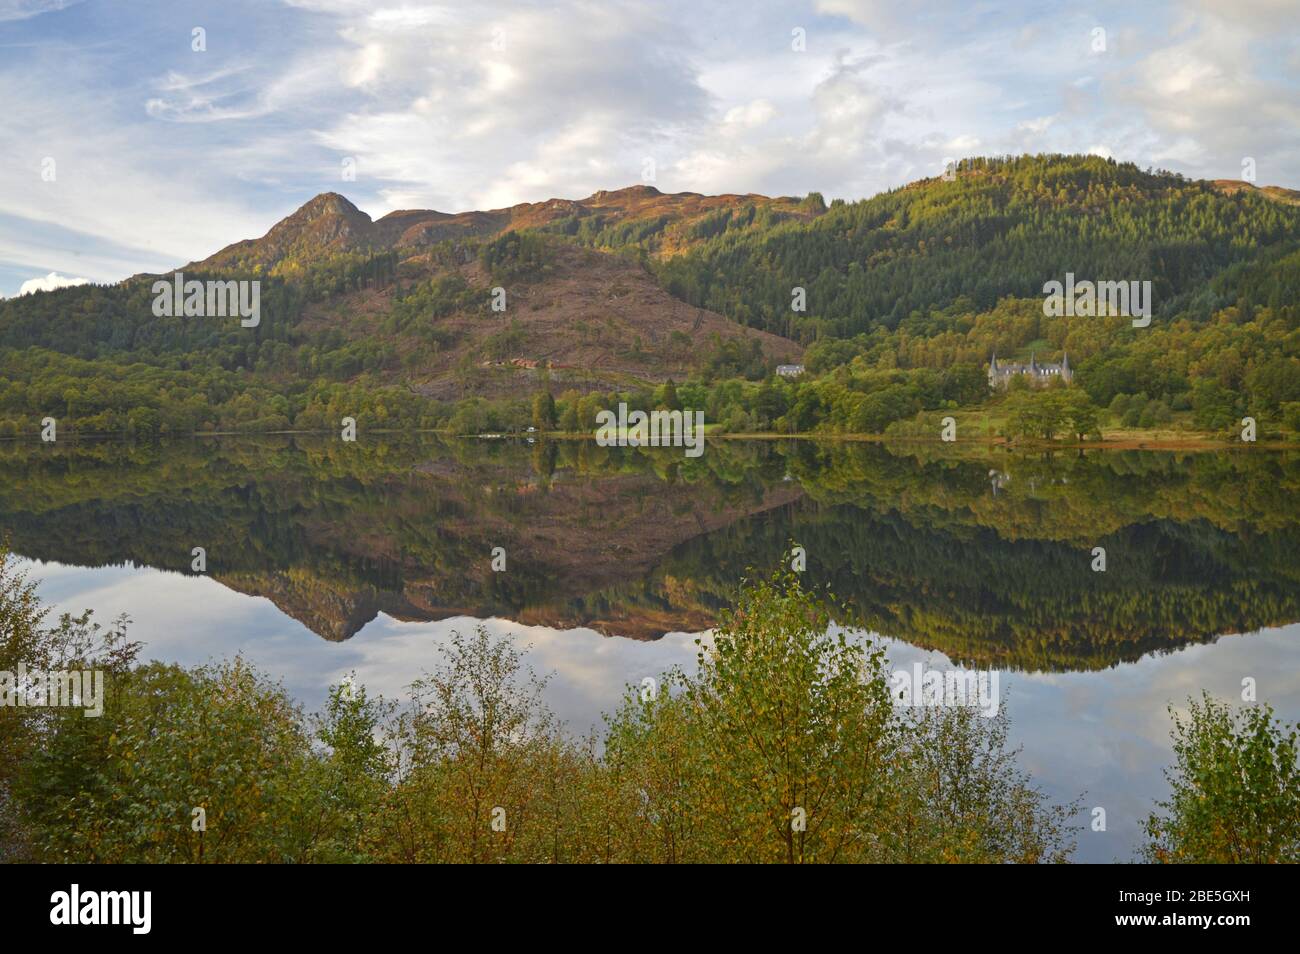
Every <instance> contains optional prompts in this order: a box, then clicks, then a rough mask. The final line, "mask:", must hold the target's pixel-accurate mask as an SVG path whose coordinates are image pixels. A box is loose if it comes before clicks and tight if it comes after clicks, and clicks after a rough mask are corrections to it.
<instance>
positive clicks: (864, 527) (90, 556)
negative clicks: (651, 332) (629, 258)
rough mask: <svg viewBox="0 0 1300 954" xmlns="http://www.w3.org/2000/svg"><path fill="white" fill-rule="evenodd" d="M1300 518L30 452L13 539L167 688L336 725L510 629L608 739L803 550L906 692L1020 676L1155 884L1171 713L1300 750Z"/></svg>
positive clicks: (203, 449) (637, 467)
mask: <svg viewBox="0 0 1300 954" xmlns="http://www.w3.org/2000/svg"><path fill="white" fill-rule="evenodd" d="M1298 487H1300V454H1296V453H1293V452H1289V451H1267V450H1255V449H1249V450H1247V449H1241V450H1233V451H1214V452H1199V453H1164V452H1155V451H1088V452H1079V451H1069V452H1062V451H1056V452H1054V453H1050V454H1049V453H1027V452H1015V451H1010V450H1005V449H1000V448H988V447H970V446H964V445H957V446H941V445H921V444H916V445H883V444H874V443H832V442H814V441H741V440H718V441H710V442H709V443H708V444H707V445H706V452H705V454H704V455H703V456H702V457H700V458H697V459H691V458H686V457H684V456H683V454H682V453H681V451H680V450H670V449H653V450H652V449H635V448H602V447H599V446H597V445H596V444H595V443H593V442H590V441H539V442H536V443H530V442H528V441H525V440H514V439H501V440H472V439H469V440H450V439H442V438H439V437H434V436H418V437H403V438H397V437H376V436H373V435H371V436H363V437H362V439H361V440H360V441H359V442H357V443H355V444H346V443H342V442H339V441H335V440H330V439H327V438H323V437H288V436H284V437H248V438H195V439H193V440H186V441H178V442H171V443H163V444H127V443H118V442H107V441H105V442H98V441H81V442H68V441H61V442H59V443H58V444H55V445H45V444H33V443H16V442H6V443H0V528H2V529H3V532H4V533H5V534H7V536H8V537H9V540H10V544H11V546H12V548H13V550H14V552H15V553H17V554H18V555H20V556H21V557H22V558H23V560H24V563H25V565H26V567H27V569H28V570H29V572H30V574H31V576H32V577H33V578H37V579H40V580H41V581H42V582H41V587H40V592H41V594H42V595H43V596H44V597H45V598H46V599H47V600H48V601H49V602H50V603H51V604H53V605H54V606H55V607H57V609H59V610H66V611H80V610H81V609H83V608H93V609H94V610H95V612H96V616H97V617H98V618H100V619H101V620H106V619H109V618H111V617H113V616H115V615H116V614H118V613H126V614H127V615H129V616H130V617H131V618H132V619H133V621H134V624H133V626H132V630H131V631H132V634H133V636H134V638H136V639H139V640H142V641H143V642H144V643H145V644H146V645H145V652H144V656H145V657H146V658H156V659H160V660H166V661H175V662H180V663H185V664H193V663H200V662H204V661H206V660H209V659H213V658H221V657H228V656H232V655H234V654H236V653H241V654H243V655H244V656H245V657H246V658H247V659H249V660H251V661H253V662H255V663H256V664H257V665H259V666H260V667H261V668H262V669H264V670H265V671H266V672H268V673H269V674H271V675H272V676H274V677H276V678H278V679H280V680H282V681H283V683H284V685H285V686H286V687H287V688H288V689H289V690H290V691H291V692H292V693H293V694H294V695H295V696H296V697H297V698H299V699H300V700H301V701H302V702H303V703H304V704H305V705H306V706H308V707H309V708H310V707H315V706H317V705H319V704H320V703H321V701H322V700H323V699H324V696H325V691H326V688H327V686H328V685H329V684H330V683H331V682H337V681H338V680H339V679H341V678H343V677H344V676H345V675H347V674H348V673H350V672H355V673H356V678H357V679H358V681H360V682H363V683H365V684H366V685H367V686H369V687H370V688H371V689H372V690H375V691H379V692H382V693H384V694H385V695H388V696H392V697H400V696H402V694H403V687H404V686H405V685H407V684H408V683H409V682H410V681H411V680H412V679H414V678H415V677H417V676H418V675H419V674H420V672H421V671H422V670H424V669H426V668H428V667H431V666H433V665H435V664H436V662H437V660H438V658H439V654H438V647H439V645H440V643H441V642H442V641H443V640H444V639H445V638H446V636H447V634H448V633H450V632H451V631H452V630H454V629H461V630H464V629H466V628H472V627H473V626H475V625H477V624H478V623H480V622H482V623H483V625H485V626H487V627H488V628H489V629H491V630H493V631H495V632H500V633H505V634H510V635H511V636H512V638H514V639H516V640H517V641H518V642H519V643H520V644H521V645H527V646H529V647H530V650H529V655H528V660H529V662H530V663H531V665H532V666H533V668H534V669H536V670H537V671H539V672H541V673H553V674H554V675H553V678H552V681H551V683H550V685H549V687H548V690H547V695H548V699H549V702H550V704H551V705H552V707H553V708H554V709H555V710H556V712H557V713H558V714H559V715H560V716H561V717H562V718H563V719H565V720H566V721H567V722H568V724H569V726H570V727H571V728H572V729H573V730H574V731H575V732H585V731H587V730H588V729H590V728H592V727H595V726H599V724H600V715H601V713H602V712H603V711H606V710H609V709H611V708H613V707H614V705H615V704H616V702H617V700H618V698H619V697H620V696H621V695H622V693H623V691H624V688H625V687H626V686H627V685H628V684H630V683H631V684H637V683H640V682H641V680H642V679H643V678H645V677H647V676H657V675H658V674H660V673H662V672H663V671H664V670H665V669H667V668H668V667H670V666H675V665H680V666H684V667H688V668H689V667H691V666H693V665H694V660H695V656H696V652H697V650H698V647H697V646H696V642H695V641H696V639H697V638H700V637H701V634H704V633H706V632H707V630H708V629H709V628H710V626H711V625H712V624H713V621H714V620H715V619H716V614H717V613H718V612H719V610H721V609H722V608H724V607H725V606H727V605H728V603H729V601H730V600H731V596H732V594H733V593H734V591H735V588H736V587H737V585H738V584H739V583H740V581H741V580H742V579H744V578H745V577H746V576H747V575H765V574H767V573H769V572H770V571H771V570H772V569H773V568H774V567H776V566H777V565H778V564H780V563H781V562H782V561H785V562H787V563H788V562H789V561H790V559H791V556H790V554H791V548H792V547H794V546H798V547H801V548H802V552H803V553H804V554H805V560H806V566H805V568H804V570H803V574H804V578H805V580H806V582H807V583H808V584H809V585H812V586H815V587H818V588H821V587H825V588H827V589H829V591H830V592H832V593H833V594H834V595H835V596H836V597H837V598H838V599H839V600H840V601H841V602H843V603H844V604H845V605H847V606H848V607H849V609H850V610H851V612H852V614H853V618H854V621H855V623H856V624H857V625H858V626H860V628H861V631H862V632H863V633H865V634H869V635H870V636H871V637H872V638H878V639H881V640H883V641H884V642H885V644H886V646H887V648H888V653H889V660H890V665H891V668H903V667H910V666H912V664H913V663H916V662H922V663H925V664H927V665H930V666H936V667H943V668H947V667H950V666H952V665H963V666H969V667H972V668H979V669H991V670H995V671H996V672H997V673H998V676H999V687H1000V701H1001V704H1002V705H1003V706H1004V707H1005V708H1006V709H1007V711H1008V712H1009V715H1010V719H1011V737H1012V739H1013V741H1014V742H1015V743H1016V744H1017V745H1019V746H1021V747H1022V755H1021V761H1022V764H1023V766H1024V768H1025V769H1027V770H1028V771H1029V772H1030V773H1031V774H1032V775H1033V776H1034V778H1035V779H1036V780H1037V782H1038V784H1039V785H1040V786H1041V787H1042V789H1043V790H1044V791H1045V792H1047V793H1048V794H1049V795H1050V796H1052V797H1053V798H1054V799H1057V800H1069V799H1072V798H1074V797H1076V796H1083V801H1082V804H1083V805H1084V806H1086V809H1087V811H1086V813H1085V815H1083V816H1081V817H1080V821H1081V822H1083V823H1084V824H1085V828H1084V830H1083V831H1082V832H1081V833H1080V835H1079V848H1078V851H1077V853H1076V858H1077V860H1081V861H1112V860H1130V859H1131V858H1132V857H1133V851H1134V848H1135V845H1136V844H1137V843H1138V841H1139V839H1140V836H1141V824H1142V821H1143V820H1144V819H1145V817H1146V814H1147V813H1148V812H1149V811H1150V810H1151V808H1152V803H1153V801H1154V800H1155V799H1156V798H1159V797H1161V796H1162V795H1163V794H1164V792H1165V783H1164V781H1163V778H1162V769H1163V767H1164V766H1166V765H1168V764H1169V763H1170V762H1171V760H1172V753H1171V748H1170V744H1169V730H1170V727H1171V720H1170V716H1169V713H1168V706H1170V705H1173V706H1174V707H1176V708H1178V707H1181V706H1182V705H1183V704H1184V703H1185V702H1186V700H1187V698H1188V697H1189V696H1193V695H1199V694H1200V692H1201V691H1202V690H1206V691H1209V692H1210V693H1212V694H1214V695H1216V696H1219V697H1221V698H1224V699H1227V700H1230V701H1234V702H1235V701H1240V699H1241V693H1242V686H1243V680H1253V681H1254V685H1255V686H1256V689H1257V693H1258V698H1259V699H1260V701H1263V702H1268V703H1271V704H1272V705H1273V706H1274V707H1275V709H1276V710H1277V714H1278V715H1279V716H1280V717H1282V718H1284V719H1288V720H1292V721H1294V720H1296V719H1298V718H1300V624H1298V623H1297V621H1300V566H1298V564H1297V561H1296V554H1297V553H1300V508H1296V506H1295V505H1294V501H1295V499H1296V491H1297V488H1298ZM196 547H201V548H203V551H204V554H205V559H206V572H203V573H197V572H195V571H194V570H193V569H192V565H193V561H194V555H193V553H194V548H196ZM1097 548H1101V549H1102V550H1104V557H1105V569H1104V570H1100V569H1098V568H1095V567H1097V566H1098V554H1099V552H1100V551H1098V550H1097ZM494 553H495V562H496V564H497V566H498V569H494V567H493V563H494ZM502 565H504V569H500V568H499V567H501V566H502ZM1094 807H1102V808H1104V809H1105V811H1106V830H1105V831H1092V830H1091V829H1090V828H1089V827H1087V823H1088V822H1089V821H1090V819H1091V817H1092V814H1091V810H1092V809H1093V808H1094Z"/></svg>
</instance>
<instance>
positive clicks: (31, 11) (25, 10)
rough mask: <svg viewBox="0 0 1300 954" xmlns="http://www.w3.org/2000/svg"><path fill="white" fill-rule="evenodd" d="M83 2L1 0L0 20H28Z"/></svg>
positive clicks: (66, 0) (65, 0)
mask: <svg viewBox="0 0 1300 954" xmlns="http://www.w3.org/2000/svg"><path fill="white" fill-rule="evenodd" d="M81 2H82V0H0V22H3V21H5V20H26V19H28V18H30V17H38V16H40V15H41V14H42V13H55V12H57V11H59V10H66V9H67V8H68V7H71V6H76V5H77V4H78V3H81Z"/></svg>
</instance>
